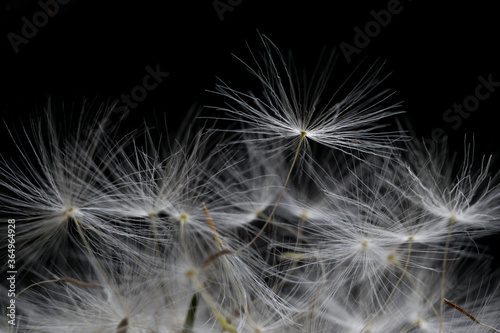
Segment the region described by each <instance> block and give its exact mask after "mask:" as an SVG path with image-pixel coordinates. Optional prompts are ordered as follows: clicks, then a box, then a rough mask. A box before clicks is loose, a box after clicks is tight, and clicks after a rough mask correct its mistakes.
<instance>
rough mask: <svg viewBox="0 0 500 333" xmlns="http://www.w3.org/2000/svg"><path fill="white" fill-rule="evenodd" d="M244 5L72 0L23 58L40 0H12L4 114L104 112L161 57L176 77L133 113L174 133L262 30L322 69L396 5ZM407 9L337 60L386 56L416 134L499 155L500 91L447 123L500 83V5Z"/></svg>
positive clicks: (236, 79)
mask: <svg viewBox="0 0 500 333" xmlns="http://www.w3.org/2000/svg"><path fill="white" fill-rule="evenodd" d="M43 2H44V3H46V2H48V0H46V1H43ZM220 2H222V3H229V1H227V0H221V1H220ZM238 2H241V3H239V4H237V5H235V6H233V9H232V11H226V12H224V13H223V18H224V19H223V20H221V19H220V17H219V15H218V14H217V11H216V9H215V8H214V2H213V1H180V0H178V1H120V2H113V1H89V0H85V1H84V0H70V1H69V2H68V3H67V4H66V5H63V6H60V8H59V12H58V13H56V14H55V15H54V17H52V18H50V19H49V20H48V23H47V24H46V25H45V26H43V27H40V28H39V32H38V33H37V34H36V36H35V37H33V38H30V39H29V41H28V43H26V44H22V45H20V46H19V52H18V53H15V52H14V50H13V47H12V45H11V43H10V41H9V39H8V38H7V35H8V33H10V32H13V33H16V34H19V35H21V30H22V27H23V24H24V23H23V21H22V17H23V16H24V17H26V18H27V19H28V20H29V21H32V18H33V15H34V14H35V13H36V12H39V11H40V10H41V7H40V5H39V4H38V2H37V1H27V0H26V1H21V0H19V1H14V0H11V1H3V2H2V5H1V7H0V12H1V19H0V32H1V35H0V84H1V90H0V112H1V114H2V117H4V118H9V117H10V116H11V115H15V116H17V115H19V114H30V113H35V112H37V110H40V109H41V108H43V107H45V105H46V104H47V100H48V97H49V96H51V98H52V100H53V101H54V104H55V105H56V106H57V105H62V102H64V103H67V104H71V103H74V104H75V105H79V104H80V105H81V104H82V101H83V100H84V99H88V100H89V101H91V102H92V103H93V105H94V106H96V107H97V106H98V105H100V104H101V103H106V102H109V101H111V100H114V99H116V98H118V97H119V96H120V95H121V94H122V93H130V91H131V89H132V88H133V87H134V86H136V85H138V84H141V83H142V79H143V77H144V75H146V74H147V72H146V71H145V67H146V66H148V65H149V66H151V67H153V68H154V67H155V66H156V65H157V64H158V65H159V66H160V68H161V70H162V71H166V72H169V73H170V75H169V77H167V78H166V79H165V80H164V81H163V82H162V83H161V85H159V86H158V87H157V88H156V89H155V90H154V91H151V92H149V93H148V96H147V98H146V100H144V101H143V102H141V103H140V104H139V105H138V107H137V108H135V109H133V110H132V111H131V113H130V115H129V116H128V118H127V120H128V123H129V126H133V125H134V124H137V121H138V120H140V119H142V117H146V118H150V117H154V116H155V115H156V116H158V115H161V116H162V117H163V116H165V117H166V118H167V120H168V125H169V127H171V128H172V129H175V127H176V126H177V125H178V124H179V122H180V121H181V120H182V119H183V116H184V115H185V113H186V112H187V110H188V109H189V108H190V107H191V106H193V105H206V104H210V105H213V104H221V103H222V102H220V101H219V100H218V98H217V97H215V96H213V95H212V94H210V93H207V92H206V90H207V89H208V90H209V89H213V87H214V85H215V83H216V82H217V79H216V78H217V77H220V78H222V79H224V81H226V82H227V83H228V84H229V85H232V84H233V83H236V84H238V85H239V86H241V85H242V84H245V82H246V80H247V79H248V78H249V76H248V75H247V74H246V72H245V70H244V69H242V66H241V64H240V63H239V62H238V61H237V60H236V59H235V58H234V57H233V56H232V55H231V54H233V53H234V54H236V55H238V56H241V57H242V58H245V59H247V60H248V59H249V57H248V49H247V46H246V42H248V43H249V44H250V45H251V47H252V49H253V50H259V49H260V46H261V44H260V42H259V36H258V32H257V31H259V32H260V33H263V34H266V35H267V36H268V37H269V38H270V39H271V40H272V41H273V42H274V43H275V44H276V45H278V46H279V47H280V48H282V49H285V50H287V49H290V50H292V52H293V54H294V57H295V58H296V64H297V66H298V67H300V68H302V67H305V68H307V69H308V70H309V71H312V70H313V69H314V68H315V66H316V62H317V59H318V56H319V54H320V52H321V50H322V48H323V47H326V49H327V50H332V49H334V48H335V47H338V46H339V45H340V43H342V42H346V43H349V44H351V45H352V44H354V42H353V41H354V36H355V31H354V28H355V27H359V28H360V29H364V28H365V25H366V24H367V23H368V22H370V21H373V17H372V15H371V14H370V12H371V11H372V10H374V11H376V12H378V11H380V10H382V9H386V8H387V6H388V3H389V2H390V1H388V0H385V1H363V2H359V1H307V2H306V1H297V2H291V1H251V0H242V1H235V0H233V1H232V3H234V4H235V3H238ZM400 6H402V11H401V13H399V14H397V15H393V16H392V18H391V22H390V23H389V24H388V26H386V27H383V28H381V31H380V33H378V34H377V35H376V36H374V37H373V38H371V41H370V43H369V45H368V46H367V47H365V48H363V49H362V50H361V53H360V54H358V55H353V57H352V58H353V61H352V63H351V64H348V63H347V61H346V60H345V58H343V57H342V55H341V57H340V58H339V60H338V63H337V67H338V68H339V70H340V71H341V72H342V71H345V72H347V73H348V72H349V71H350V70H351V69H352V68H353V66H355V64H356V63H358V62H359V61H361V60H363V59H364V60H365V61H367V62H368V63H369V62H373V61H375V60H377V59H382V60H385V61H386V65H385V67H384V68H385V70H386V71H387V72H392V75H391V77H390V78H389V80H388V81H387V82H386V84H387V86H388V87H390V88H392V89H394V90H396V91H397V95H396V100H400V101H404V106H403V109H404V110H405V111H406V112H407V116H408V118H409V120H410V122H411V123H412V125H413V127H414V130H415V132H416V134H417V136H419V137H429V136H430V135H431V132H432V131H433V130H434V129H435V128H442V129H443V130H445V131H446V132H447V135H448V136H449V137H450V142H451V146H452V148H453V149H457V150H461V149H462V147H463V141H464V134H467V135H468V137H469V138H470V137H471V136H472V135H474V139H475V146H476V154H477V155H480V154H494V155H495V154H498V151H499V148H498V145H499V143H500V140H499V139H500V134H499V132H500V128H499V122H498V120H496V118H495V117H496V115H497V114H498V113H500V109H499V106H500V87H499V88H498V91H496V92H495V93H493V94H491V96H490V97H489V98H488V99H487V100H485V101H482V102H481V103H480V105H479V108H478V109H477V110H476V111H475V112H473V113H472V114H471V115H470V117H469V118H467V119H463V123H462V124H461V126H460V127H459V128H458V129H456V130H455V129H452V128H451V126H450V125H451V124H450V123H447V122H445V121H444V120H443V114H444V112H445V111H446V110H447V109H448V108H450V107H452V106H453V104H454V103H462V101H463V100H464V98H466V97H467V96H469V95H473V94H474V91H475V88H476V86H477V85H478V83H479V81H478V79H477V78H478V76H479V75H482V76H483V77H487V76H488V75H492V77H493V80H494V81H496V82H499V81H500V66H499V65H498V63H499V60H500V50H499V49H500V48H499V38H498V36H499V34H498V33H499V32H500V28H499V27H500V20H499V19H498V10H497V9H496V6H495V3H494V2H491V1H484V2H480V1H463V2H439V3H437V2H436V1H433V2H431V1H416V0H413V1H409V0H402V1H401V2H400ZM59 112H65V111H64V110H63V109H61V110H59ZM2 138H3V136H2ZM1 149H2V150H4V149H8V147H6V146H5V145H2V148H1ZM498 167H499V163H498V161H497V162H496V164H495V168H496V170H498ZM497 249H498V247H497Z"/></svg>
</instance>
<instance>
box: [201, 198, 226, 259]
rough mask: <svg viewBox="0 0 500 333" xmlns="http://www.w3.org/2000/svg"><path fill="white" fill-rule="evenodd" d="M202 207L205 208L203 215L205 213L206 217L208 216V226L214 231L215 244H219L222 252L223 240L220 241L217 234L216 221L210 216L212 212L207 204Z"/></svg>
mask: <svg viewBox="0 0 500 333" xmlns="http://www.w3.org/2000/svg"><path fill="white" fill-rule="evenodd" d="M201 205H202V206H203V213H205V216H206V218H207V222H208V226H209V227H210V230H211V231H212V234H213V236H214V239H215V243H217V246H218V247H219V250H222V240H221V239H220V237H219V234H218V233H217V230H216V229H215V225H214V220H213V219H212V216H210V212H209V211H208V209H207V206H206V205H205V203H204V202H202V203H201Z"/></svg>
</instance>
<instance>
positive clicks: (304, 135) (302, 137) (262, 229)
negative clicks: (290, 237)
mask: <svg viewBox="0 0 500 333" xmlns="http://www.w3.org/2000/svg"><path fill="white" fill-rule="evenodd" d="M306 135H307V133H306V132H304V131H301V132H300V139H299V144H298V145H297V150H296V151H295V156H294V157H293V161H292V165H291V166H290V170H289V171H288V175H287V176H286V180H285V184H283V187H282V189H281V192H280V195H279V196H278V200H276V203H275V204H274V207H273V210H272V211H271V213H270V214H269V216H268V217H267V220H266V222H265V223H264V225H263V226H262V228H261V229H260V230H259V232H258V233H257V235H255V237H254V238H253V239H252V240H251V241H250V242H249V243H247V244H246V245H245V246H243V247H242V248H241V249H239V250H237V251H238V252H240V251H244V250H246V249H247V248H249V247H250V246H251V245H252V244H253V243H254V242H255V241H256V240H257V239H258V238H259V237H260V236H261V235H262V233H263V232H264V230H265V229H266V227H267V226H268V224H269V222H270V221H271V219H272V218H273V215H274V212H275V211H276V209H277V208H278V204H279V203H280V201H281V198H282V197H283V194H284V193H285V190H286V186H287V185H288V181H289V180H290V177H291V175H292V171H293V167H294V166H295V162H297V158H298V157H299V153H300V147H301V146H302V142H303V141H304V138H305V137H306Z"/></svg>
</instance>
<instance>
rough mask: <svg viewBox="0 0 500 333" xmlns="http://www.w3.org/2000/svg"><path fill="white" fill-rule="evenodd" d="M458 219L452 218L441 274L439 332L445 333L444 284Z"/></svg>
mask: <svg viewBox="0 0 500 333" xmlns="http://www.w3.org/2000/svg"><path fill="white" fill-rule="evenodd" d="M455 220H456V217H455V215H452V216H451V218H450V228H449V230H448V236H447V237H446V243H445V246H444V257H443V270H442V273H441V298H440V301H439V332H441V331H442V332H444V327H443V312H444V303H445V301H444V284H445V280H446V262H447V261H448V248H449V246H450V239H451V231H452V229H453V225H454V224H455Z"/></svg>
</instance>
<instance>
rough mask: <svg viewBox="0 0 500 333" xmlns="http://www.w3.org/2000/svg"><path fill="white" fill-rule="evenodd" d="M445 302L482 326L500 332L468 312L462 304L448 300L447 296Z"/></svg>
mask: <svg viewBox="0 0 500 333" xmlns="http://www.w3.org/2000/svg"><path fill="white" fill-rule="evenodd" d="M444 303H446V305H448V306H450V307H452V308H454V309H456V310H458V311H460V312H461V313H463V314H464V315H466V316H467V317H469V319H470V320H472V321H473V322H475V323H477V324H479V325H481V326H484V327H487V328H489V329H492V330H494V331H495V332H500V330H498V329H496V328H494V327H491V326H490V325H486V324H483V323H482V322H480V321H479V320H477V319H476V317H474V316H473V315H471V314H470V313H469V312H467V311H466V310H465V309H464V308H462V307H461V306H460V305H458V304H457V303H455V302H452V301H450V300H447V299H446V298H444Z"/></svg>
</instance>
